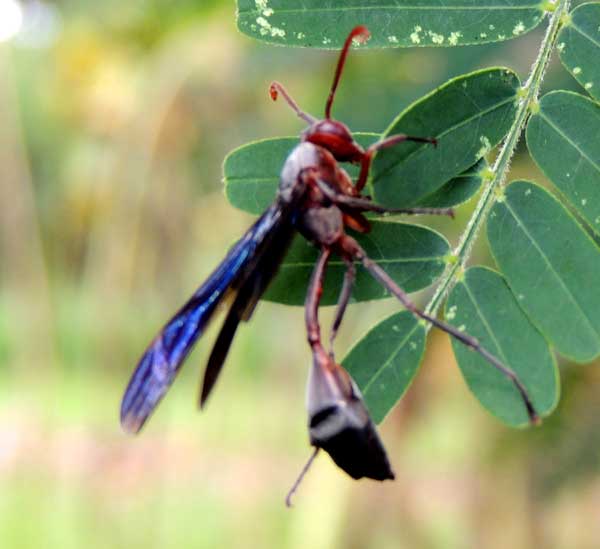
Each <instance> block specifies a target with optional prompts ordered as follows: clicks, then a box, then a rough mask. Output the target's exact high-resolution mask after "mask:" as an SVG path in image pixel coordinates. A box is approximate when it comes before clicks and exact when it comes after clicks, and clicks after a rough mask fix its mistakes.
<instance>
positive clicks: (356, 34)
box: [325, 25, 371, 120]
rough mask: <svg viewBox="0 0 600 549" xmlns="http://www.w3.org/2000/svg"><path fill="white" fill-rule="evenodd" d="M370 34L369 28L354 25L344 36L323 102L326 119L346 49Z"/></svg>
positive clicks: (342, 68)
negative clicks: (331, 81) (345, 36)
mask: <svg viewBox="0 0 600 549" xmlns="http://www.w3.org/2000/svg"><path fill="white" fill-rule="evenodd" d="M370 36H371V33H370V32H369V29H367V27H365V26H363V25H359V26H358V27H354V28H353V29H352V30H351V31H350V34H349V35H348V38H346V41H345V42H344V46H343V47H342V52H341V53H340V58H339V60H338V64H337V67H336V68H335V76H334V77H333V84H331V90H330V91H329V97H328V98H327V103H325V118H326V119H327V120H329V119H330V118H331V105H332V103H333V98H334V97H335V91H336V90H337V87H338V84H339V82H340V77H341V76H342V71H343V70H344V64H345V63H346V57H348V51H349V50H350V46H351V45H352V41H353V40H356V41H357V42H359V43H364V42H366V41H367V40H368V39H369V37H370Z"/></svg>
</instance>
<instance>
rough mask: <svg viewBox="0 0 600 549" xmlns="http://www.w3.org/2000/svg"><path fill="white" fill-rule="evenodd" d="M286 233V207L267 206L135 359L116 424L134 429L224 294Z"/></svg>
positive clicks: (245, 277) (237, 286) (246, 276)
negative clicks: (278, 236) (118, 422)
mask: <svg viewBox="0 0 600 549" xmlns="http://www.w3.org/2000/svg"><path fill="white" fill-rule="evenodd" d="M291 233H292V220H291V208H289V207H282V206H281V205H280V204H279V203H275V204H273V205H272V206H271V207H270V208H269V209H268V210H267V211H266V212H265V213H264V214H263V215H262V216H261V217H260V218H259V219H258V220H257V221H256V222H255V223H254V225H252V227H250V229H248V231H247V232H246V234H245V235H244V236H243V237H242V238H241V239H240V240H239V241H238V242H237V243H236V244H235V245H234V246H233V248H232V249H231V250H230V251H229V253H228V254H227V256H226V257H225V259H224V260H223V261H222V262H221V264H220V265H219V266H218V267H217V268H216V269H215V270H214V272H213V273H212V274H211V275H210V276H209V277H208V279H207V280H206V282H205V283H204V284H202V286H200V288H198V290H197V291H196V292H195V293H194V295H193V296H192V297H191V298H190V300H189V301H188V302H187V303H186V304H185V305H184V306H183V307H182V308H181V309H180V310H179V311H178V312H177V313H176V314H175V316H174V317H173V318H172V319H171V320H170V321H169V322H168V323H167V324H166V325H165V326H164V327H163V329H162V330H161V331H160V333H159V334H158V335H157V336H156V338H155V339H154V340H153V341H152V343H151V344H150V346H149V347H148V349H147V350H146V352H145V353H144V355H143V356H142V358H141V359H140V361H139V363H138V365H137V367H136V369H135V371H134V372H133V375H132V377H131V380H130V381H129V385H128V386H127V389H126V391H125V394H124V396H123V401H122V403H121V424H122V426H123V428H124V429H125V430H126V431H129V432H133V433H136V432H138V431H139V430H140V429H141V428H142V426H143V425H144V423H145V422H146V420H147V419H148V416H149V415H150V414H151V413H152V411H153V410H154V408H155V407H156V405H157V404H158V402H159V401H160V400H161V398H162V397H163V395H164V394H165V393H166V391H167V389H168V388H169V386H170V385H171V383H172V382H173V379H174V378H175V376H176V374H177V372H178V371H179V368H180V367H181V364H182V363H183V361H184V360H185V359H186V357H187V356H188V354H189V353H190V351H191V350H192V347H193V346H194V343H195V342H196V341H197V339H198V338H199V337H200V336H201V335H202V333H203V332H204V329H205V328H206V326H207V325H208V323H209V321H210V319H211V318H212V316H213V313H214V312H215V310H216V309H217V307H218V305H219V303H220V302H221V301H222V300H223V298H224V296H225V295H227V294H228V293H230V292H235V291H238V290H239V289H240V288H241V287H244V283H245V281H246V280H248V279H249V278H252V277H253V272H254V271H255V269H256V268H257V266H258V265H259V263H260V259H261V258H262V257H263V256H264V255H265V254H268V253H269V250H268V248H269V244H270V243H271V242H273V241H274V240H277V238H275V237H276V236H277V235H281V234H286V235H287V234H291Z"/></svg>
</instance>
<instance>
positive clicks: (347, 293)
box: [329, 258, 356, 358]
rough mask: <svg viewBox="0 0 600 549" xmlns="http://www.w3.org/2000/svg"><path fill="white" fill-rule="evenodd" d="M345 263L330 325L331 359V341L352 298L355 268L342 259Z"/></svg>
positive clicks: (331, 344)
mask: <svg viewBox="0 0 600 549" xmlns="http://www.w3.org/2000/svg"><path fill="white" fill-rule="evenodd" d="M344 261H345V262H346V272H345V273H344V283H343V285H342V289H341V291H340V297H339V298H338V304H337V309H336V311H335V318H334V319H333V324H332V325H331V332H330V334H329V355H330V356H331V358H333V356H334V353H333V340H334V339H335V336H336V335H337V332H338V329H339V327H340V324H341V323H342V318H344V313H345V312H346V307H347V306H348V303H349V302H350V297H351V296H352V287H353V286H354V280H355V278H356V267H355V266H354V261H352V260H351V259H346V258H344Z"/></svg>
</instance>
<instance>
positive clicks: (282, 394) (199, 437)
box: [0, 0, 600, 549]
mask: <svg viewBox="0 0 600 549" xmlns="http://www.w3.org/2000/svg"><path fill="white" fill-rule="evenodd" d="M44 6H45V8H44V9H46V8H47V9H49V10H51V13H53V14H54V15H53V18H50V19H47V21H53V23H52V25H54V26H53V27H52V29H50V30H52V32H50V31H49V29H48V28H45V27H44V28H40V29H38V31H37V34H36V33H35V32H33V31H31V29H30V31H31V32H33V35H28V36H29V38H28V37H27V36H21V35H17V36H16V37H14V38H13V39H12V40H10V41H6V42H1V43H0V548H8V549H12V548H19V549H20V548H32V549H40V548H44V549H45V548H52V549H54V548H60V549H70V548H73V549H80V548H82V547H86V548H121V547H123V548H127V549H136V548H138V547H139V548H142V547H143V548H145V549H154V548H156V549H159V548H160V549H163V548H184V549H185V548H188V547H189V548H195V549H197V548H215V547H219V548H235V549H237V548H240V549H241V548H244V549H247V548H249V547H260V548H277V549H300V548H302V549H304V548H310V549H319V548H323V549H338V548H339V549H341V548H344V549H363V548H371V547H372V548H377V549H387V548H390V549H391V548H402V549H404V548H407V549H421V548H423V549H429V548H432V549H433V548H435V549H437V548H440V549H452V548H457V549H463V548H478V549H496V548H498V549H500V548H506V547H511V548H516V549H518V548H530V547H531V548H539V547H543V548H556V549H562V548H565V549H567V548H568V549H573V548H577V549H579V548H590V549H591V548H595V547H598V540H599V539H600V522H599V521H598V520H597V514H598V505H599V504H600V481H599V480H598V478H599V477H598V466H599V458H600V455H599V450H598V448H599V447H600V435H599V434H598V433H600V414H599V413H598V412H599V411H600V408H599V404H598V402H599V401H598V398H597V391H595V390H594V388H595V387H598V386H599V382H600V374H598V373H596V372H595V371H594V367H593V366H571V365H568V364H563V365H562V366H561V370H562V376H563V383H564V391H563V395H564V396H563V401H562V403H561V404H560V406H559V409H558V410H557V411H556V412H555V414H554V415H553V416H552V417H551V418H549V419H548V420H547V421H546V422H545V423H544V425H542V427H540V428H538V429H536V430H535V431H531V430H528V431H510V430H509V429H508V428H506V427H504V426H503V425H501V424H499V423H497V422H496V421H495V420H494V419H493V418H492V417H491V416H489V415H488V414H487V413H486V412H485V411H484V410H483V409H482V408H481V407H480V405H479V404H478V403H477V402H476V400H475V399H474V398H473V397H472V396H471V394H470V393H469V392H468V390H467V388H466V386H465V385H464V383H463V381H462V378H461V376H460V373H459V371H458V369H457V367H456V365H455V362H454V358H453V355H452V353H451V350H450V345H449V342H448V340H447V337H446V336H444V335H441V334H439V333H435V331H434V332H432V333H431V334H430V336H429V340H430V341H429V346H428V350H427V354H426V359H425V361H424V363H423V365H422V367H421V371H420V373H419V375H418V377H417V379H416V381H415V383H414V384H413V386H412V387H411V388H410V390H409V391H408V394H407V395H406V397H405V398H404V399H403V400H402V402H401V403H400V404H399V405H398V406H397V408H396V409H395V410H394V411H393V412H392V413H391V414H390V416H389V417H388V418H387V419H386V421H385V422H384V423H383V425H382V427H381V434H382V437H383V439H384V441H385V444H386V446H387V448H388V452H389V455H390V458H391V461H392V463H393V466H394V469H395V472H396V475H397V478H396V481H395V482H387V483H382V484H379V483H375V482H368V481H361V482H353V481H351V480H350V479H349V478H347V477H346V476H345V475H344V474H343V473H341V472H340V471H339V470H338V469H336V468H335V466H334V465H333V464H332V463H331V462H330V460H329V459H328V458H327V457H326V456H324V455H323V456H320V457H319V459H318V460H317V463H316V465H315V466H314V468H313V470H311V472H310V474H309V475H308V477H307V478H306V481H305V482H304V484H303V485H302V486H301V488H300V490H299V492H298V494H297V496H296V500H295V507H294V508H293V509H292V510H288V509H286V508H285V506H284V503H283V502H284V497H285V494H286V492H287V490H288V489H289V487H290V486H291V484H292V482H293V481H294V479H295V477H296V475H297V473H298V472H299V471H300V468H301V467H302V465H303V463H304V461H305V459H306V458H307V457H308V455H309V446H308V437H307V433H306V417H305V416H306V413H305V410H304V383H305V378H306V373H307V367H308V363H309V358H310V357H309V353H308V349H307V346H306V344H305V335H304V324H303V316H302V311H301V310H300V309H294V308H286V307H283V306H277V305H273V304H269V303H264V304H261V305H260V306H259V308H258V310H257V313H256V314H255V316H254V318H253V320H252V323H250V324H249V325H247V326H244V327H242V329H241V330H240V333H239V334H238V336H237V337H236V341H235V344H234V346H233V349H232V352H231V355H230V357H229V359H228V361H227V363H228V367H227V369H226V372H225V374H224V376H223V379H222V381H221V382H220V383H219V387H218V389H217V390H216V392H215V395H214V397H213V398H212V399H211V401H210V403H209V406H208V407H207V409H206V410H205V411H203V412H202V413H201V414H200V413H198V412H197V409H196V405H195V402H196V399H197V392H198V384H199V377H200V373H201V368H202V367H203V365H204V363H205V360H206V358H207V356H208V352H209V351H210V344H211V341H212V340H213V339H214V336H215V334H216V329H217V328H218V327H212V328H211V329H210V331H209V333H208V334H207V335H206V336H205V337H204V338H203V339H202V341H201V343H200V344H199V345H198V349H197V351H195V352H194V353H193V355H192V356H191V358H190V360H189V361H188V362H189V363H188V364H187V365H186V367H185V368H184V369H183V371H182V374H181V376H180V378H179V379H178V380H177V382H176V383H175V384H174V386H173V388H172V390H171V391H170V392H169V395H168V397H167V398H166V399H165V401H164V402H163V403H162V404H161V406H160V407H159V409H158V411H157V413H156V414H155V416H153V418H152V420H151V421H150V422H149V424H148V426H147V428H145V429H144V431H143V432H142V433H141V434H140V435H139V436H138V437H134V438H132V437H128V436H126V435H125V434H123V433H122V431H121V429H120V426H119V422H118V409H119V403H120V398H121V396H122V392H123V390H124V388H125V385H126V382H127V380H128V378H129V375H130V373H131V371H132V369H133V367H134V365H135V363H136V360H137V359H138V358H139V355H140V354H141V352H142V351H143V349H144V348H145V346H146V345H147V343H148V341H149V340H150V339H151V338H152V337H153V335H154V334H155V332H156V331H157V329H158V328H159V327H160V326H161V325H162V323H163V322H164V321H165V320H166V319H167V318H169V316H170V315H171V314H172V312H173V311H174V310H175V309H176V308H177V307H178V306H179V304H180V303H181V302H182V301H183V300H184V299H185V298H186V297H187V296H188V295H189V294H190V293H191V292H192V291H193V290H194V289H195V287H196V286H197V285H198V284H199V283H200V282H201V281H202V280H203V278H204V277H205V276H206V275H208V273H210V271H211V270H212V269H213V267H214V266H215V264H216V263H217V262H218V261H219V260H220V258H221V257H222V256H223V254H224V251H225V250H226V249H227V247H228V246H229V245H230V244H231V242H233V241H234V240H235V239H236V237H238V236H239V235H240V234H241V233H242V231H243V230H244V229H245V228H246V227H247V225H248V224H249V223H250V221H251V218H250V216H248V215H247V214H244V213H241V212H239V211H236V210H234V209H233V208H232V207H231V206H230V205H228V204H227V202H226V200H225V197H224V195H223V192H222V187H221V178H222V173H221V166H222V161H223V158H224V156H225V155H226V153H227V152H228V151H230V150H231V149H233V148H234V147H236V146H239V145H241V144H243V143H245V142H248V141H250V140H253V139H259V138H263V137H269V136H277V135H293V134H296V133H298V132H299V131H300V130H301V127H300V125H299V123H298V120H297V119H296V118H295V117H294V116H293V115H291V114H290V112H289V111H288V110H287V109H286V108H284V106H282V105H281V104H279V103H277V104H273V103H272V102H271V101H270V99H269V97H268V93H267V90H268V85H269V83H270V81H271V80H275V79H276V80H278V81H281V82H284V83H285V84H286V85H287V86H288V88H289V89H290V91H291V92H293V94H294V97H295V98H296V99H297V101H298V102H299V103H300V104H301V105H302V106H303V107H305V108H306V109H307V110H309V111H311V112H314V113H316V114H317V113H319V112H321V110H322V108H323V103H324V99H325V95H326V93H327V90H328V86H329V82H330V79H331V72H332V67H333V64H334V60H335V54H334V53H332V52H329V53H326V52H319V51H307V50H290V49H285V48H274V47H269V46H264V45H260V44H256V43H254V42H252V41H251V40H250V39H248V38H246V37H243V36H242V35H240V34H238V33H237V31H236V29H235V20H234V13H233V4H232V3H230V2H217V1H212V2H209V3H206V4H205V5H204V4H203V3H200V2H195V3H192V2H189V1H188V2H181V3H170V2H161V1H159V0H154V1H153V2H149V3H147V5H144V6H143V8H142V7H140V6H141V4H140V5H139V6H138V5H131V6H128V7H121V5H120V4H117V3H115V2H107V3H106V5H104V3H103V4H102V5H101V6H100V4H91V3H88V2H84V3H82V4H81V5H78V4H77V3H70V2H61V3H52V4H50V3H48V4H44ZM121 9H122V11H120V10H121ZM52 10H54V11H52ZM24 13H25V17H26V19H25V22H27V13H28V12H27V11H25V12H24ZM49 13H50V12H49ZM46 24H47V25H49V24H50V23H46ZM34 31H35V29H34ZM31 36H34V37H36V36H37V37H38V40H37V41H36V40H33V38H31ZM42 36H46V39H45V41H42V43H41V44H40V40H41V38H40V37H42ZM536 36H537V38H536ZM537 39H539V36H538V35H535V34H533V35H528V36H526V37H523V38H522V39H519V40H518V41H514V42H507V43H506V45H503V46H494V47H490V48H479V49H477V48H475V49H473V48H460V49H456V50H436V51H431V50H427V49H421V50H415V51H408V52H401V51H386V52H377V51H373V52H369V53H366V54H365V53H363V54H360V55H355V56H353V57H351V63H350V65H349V67H348V74H347V75H345V80H344V81H343V83H342V85H341V89H340V95H339V97H338V99H337V101H338V102H337V103H336V105H335V114H336V116H337V117H339V118H340V119H342V120H344V121H345V122H347V123H348V124H349V125H350V127H351V128H353V129H356V130H368V131H381V130H382V129H383V128H384V127H385V126H386V125H387V123H388V122H389V121H390V120H391V119H392V118H393V117H394V116H395V115H396V114H397V113H398V112H400V111H401V110H402V108H404V107H405V106H406V105H407V104H408V103H409V102H410V101H412V100H413V99H415V98H416V97H419V96H420V95H422V94H423V93H425V92H426V91H428V90H430V89H432V88H433V87H435V86H437V85H439V84H440V83H441V82H443V81H445V80H446V79H448V78H449V77H451V76H455V75H457V74H460V73H463V72H467V71H469V70H472V69H474V68H477V67H481V66H486V65H491V64H497V63H500V64H503V65H507V66H512V67H515V68H517V69H519V70H521V72H522V74H524V72H523V71H525V70H526V69H527V68H528V66H529V63H530V61H531V59H532V58H533V56H534V55H535V44H536V40H537ZM550 77H551V78H553V79H555V81H556V79H559V78H561V76H560V75H559V74H554V73H551V75H550ZM514 173H515V174H516V175H518V177H528V178H535V179H536V180H538V181H542V182H543V180H542V178H541V175H540V174H539V172H538V171H537V170H536V169H535V167H534V166H533V165H532V164H531V163H530V162H529V161H528V160H527V159H526V157H525V156H524V155H522V156H520V157H518V158H517V159H516V161H515V172H514ZM472 207H473V203H472V202H471V203H468V204H467V205H465V206H463V207H461V208H460V210H459V212H458V215H457V220H455V221H454V222H444V223H443V224H442V225H438V227H439V228H441V230H442V231H443V232H444V233H445V234H446V235H447V237H448V238H449V239H450V240H451V241H453V242H454V241H456V238H457V235H458V234H459V233H460V229H461V227H462V226H464V223H465V222H466V220H467V219H468V215H469V213H470V211H471V209H472ZM480 240H481V242H480V246H479V247H478V249H477V251H476V254H475V258H474V260H476V261H479V262H486V261H489V258H488V254H487V251H486V248H485V239H484V238H482V239H480ZM426 296H427V292H425V293H424V295H422V296H415V298H416V299H417V300H418V301H419V300H420V301H421V302H423V300H424V299H425V297H426ZM395 310H397V306H396V304H395V303H393V302H388V301H385V302H373V303H367V304H361V305H352V306H351V307H350V310H349V313H348V317H347V319H346V320H345V324H344V327H343V330H342V333H341V334H340V337H339V340H338V341H337V343H336V347H337V352H338V353H339V354H340V356H343V355H344V354H345V351H346V350H347V349H348V348H349V347H350V346H351V345H352V343H353V342H354V341H356V340H357V339H358V338H359V337H361V335H362V334H363V333H364V332H365V331H366V330H367V329H368V328H370V327H371V326H372V325H373V324H374V323H375V322H376V321H377V320H379V319H381V318H384V317H385V316H386V315H387V314H389V313H391V312H392V311H395ZM323 316H324V323H327V322H328V321H329V320H330V319H331V317H332V313H331V311H329V310H328V311H326V312H324V315H323Z"/></svg>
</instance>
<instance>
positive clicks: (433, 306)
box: [425, 0, 570, 329]
mask: <svg viewBox="0 0 600 549" xmlns="http://www.w3.org/2000/svg"><path fill="white" fill-rule="evenodd" d="M569 4H570V0H558V1H557V2H556V4H550V5H552V6H553V11H552V12H551V15H550V23H549V24H548V29H547V30H546V35H545V36H544V40H543V42H542V44H541V46H540V51H539V53H538V56H537V58H536V60H535V62H534V64H533V66H532V68H531V72H530V73H529V77H528V78H527V81H526V82H525V84H524V85H523V87H522V89H521V92H520V95H519V104H518V107H517V113H516V116H515V120H514V122H513V124H512V126H511V128H510V130H509V132H508V135H507V137H506V139H505V141H504V143H503V145H502V148H501V149H500V152H499V154H498V156H497V158H496V161H495V162H494V165H493V167H492V168H491V169H490V171H489V172H488V174H486V175H487V177H486V178H485V179H486V183H485V186H484V190H483V193H482V195H481V198H480V199H479V202H478V204H477V206H476V208H475V211H474V212H473V215H472V216H471V219H470V220H469V223H468V225H467V228H466V229H465V232H464V233H463V235H462V237H461V239H460V242H459V243H458V246H457V247H456V249H455V250H454V254H453V256H452V259H451V261H449V262H448V265H447V266H446V270H445V271H444V274H443V275H442V278H441V281H440V283H439V284H438V287H437V289H436V291H435V293H434V295H433V297H432V298H431V300H430V301H429V303H428V304H427V307H426V308H425V312H426V313H428V314H430V315H435V314H437V312H438V310H439V308H440V307H441V305H442V303H443V302H444V299H445V298H446V296H447V295H448V293H449V292H450V290H451V289H452V288H453V287H454V285H455V284H456V282H457V281H458V280H459V279H460V277H461V276H462V274H463V270H464V266H465V265H466V263H467V261H468V260H469V257H470V255H471V251H472V249H473V244H474V243H475V240H476V238H477V235H478V234H479V231H480V229H481V227H482V226H483V224H484V223H485V221H486V219H487V217H488V215H489V212H490V209H491V207H492V206H493V204H494V202H495V201H496V199H497V197H498V195H499V191H500V189H501V188H502V186H503V185H504V184H505V182H506V178H507V175H508V172H509V169H510V161H511V159H512V157H513V155H514V153H515V150H516V148H517V144H518V142H519V139H520V137H521V134H522V133H523V130H524V129H525V125H526V123H527V120H528V118H529V115H530V113H531V109H532V107H534V106H535V105H536V104H537V99H538V95H539V91H540V86H541V83H542V80H543V79H544V75H545V74H546V69H547V68H548V62H549V60H550V55H551V54H552V51H553V49H554V46H555V44H556V39H557V36H558V32H559V30H560V28H561V25H562V22H563V21H564V17H565V16H566V14H567V13H568V9H569ZM429 328H431V326H430V325H428V326H427V329H429Z"/></svg>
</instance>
